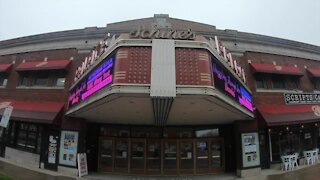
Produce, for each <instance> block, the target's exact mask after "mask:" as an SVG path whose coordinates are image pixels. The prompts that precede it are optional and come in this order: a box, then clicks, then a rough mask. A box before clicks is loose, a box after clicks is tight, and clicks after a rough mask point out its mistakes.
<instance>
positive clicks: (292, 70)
mask: <svg viewBox="0 0 320 180" xmlns="http://www.w3.org/2000/svg"><path fill="white" fill-rule="evenodd" d="M251 67H252V69H253V71H254V72H255V73H257V72H260V73H270V74H286V75H296V76H302V75H303V72H302V71H301V70H300V69H299V68H297V67H294V66H283V65H273V64H259V63H251Z"/></svg>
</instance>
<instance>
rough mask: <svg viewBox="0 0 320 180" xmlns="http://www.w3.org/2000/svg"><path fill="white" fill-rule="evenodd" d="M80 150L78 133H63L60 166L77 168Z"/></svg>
mask: <svg viewBox="0 0 320 180" xmlns="http://www.w3.org/2000/svg"><path fill="white" fill-rule="evenodd" d="M77 149H78V132H76V131H61V140H60V154H59V164H63V165H68V166H74V167H75V166H76V165H77V163H76V162H77Z"/></svg>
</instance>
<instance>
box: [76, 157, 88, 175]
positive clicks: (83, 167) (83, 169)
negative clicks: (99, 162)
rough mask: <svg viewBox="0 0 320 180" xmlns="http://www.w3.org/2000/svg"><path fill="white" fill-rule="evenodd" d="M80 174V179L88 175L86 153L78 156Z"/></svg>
mask: <svg viewBox="0 0 320 180" xmlns="http://www.w3.org/2000/svg"><path fill="white" fill-rule="evenodd" d="M78 172H79V177H82V176H84V175H88V163H87V155H86V153H79V154H78Z"/></svg>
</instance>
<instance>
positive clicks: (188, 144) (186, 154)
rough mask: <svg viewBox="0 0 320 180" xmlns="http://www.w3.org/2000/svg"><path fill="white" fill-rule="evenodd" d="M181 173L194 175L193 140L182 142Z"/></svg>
mask: <svg viewBox="0 0 320 180" xmlns="http://www.w3.org/2000/svg"><path fill="white" fill-rule="evenodd" d="M179 144H180V166H179V167H180V173H181V174H193V173H194V153H193V148H194V146H193V145H194V143H193V140H192V139H191V140H180V142H179Z"/></svg>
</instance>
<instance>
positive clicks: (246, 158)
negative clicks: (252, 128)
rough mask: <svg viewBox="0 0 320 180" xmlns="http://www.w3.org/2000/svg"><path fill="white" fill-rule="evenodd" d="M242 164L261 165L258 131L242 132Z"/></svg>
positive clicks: (245, 166) (249, 165) (246, 165)
mask: <svg viewBox="0 0 320 180" xmlns="http://www.w3.org/2000/svg"><path fill="white" fill-rule="evenodd" d="M241 142H242V165H243V167H244V168H247V167H253V166H259V165H260V151H259V139H258V133H257V132H251V133H242V134H241Z"/></svg>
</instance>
